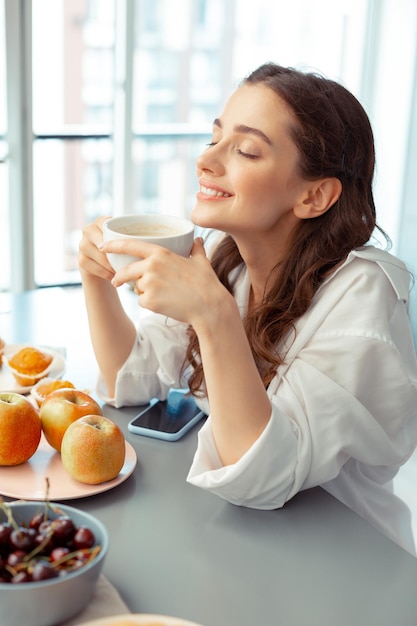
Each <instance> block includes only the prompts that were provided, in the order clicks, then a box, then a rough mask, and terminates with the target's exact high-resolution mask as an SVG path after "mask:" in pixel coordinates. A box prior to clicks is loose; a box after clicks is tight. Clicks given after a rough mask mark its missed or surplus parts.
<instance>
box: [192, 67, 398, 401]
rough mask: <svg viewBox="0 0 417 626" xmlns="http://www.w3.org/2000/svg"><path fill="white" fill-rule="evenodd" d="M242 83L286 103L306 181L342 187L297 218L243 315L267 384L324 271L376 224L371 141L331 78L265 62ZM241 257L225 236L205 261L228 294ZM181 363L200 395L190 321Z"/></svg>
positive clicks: (356, 106)
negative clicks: (281, 254) (316, 212)
mask: <svg viewBox="0 0 417 626" xmlns="http://www.w3.org/2000/svg"><path fill="white" fill-rule="evenodd" d="M243 84H249V85H257V84H261V85H263V86H266V87H269V88H270V89H272V90H273V91H274V92H275V93H276V94H277V95H278V96H279V97H280V98H281V99H282V100H284V101H285V102H286V103H287V105H288V106H289V107H290V109H291V110H292V112H293V115H294V117H295V120H296V123H295V124H293V126H292V128H291V129H290V132H291V136H292V139H293V141H294V142H295V144H296V146H297V148H298V151H299V159H298V167H299V172H298V173H299V174H300V175H301V176H302V177H303V178H304V179H306V180H318V179H320V178H327V177H336V178H338V179H339V180H340V181H341V183H342V193H341V195H340V197H339V199H338V201H337V202H336V203H335V204H334V205H333V206H332V207H331V208H330V209H329V210H328V211H326V212H325V213H324V214H322V215H321V216H319V217H316V218H313V219H305V220H300V221H299V224H298V225H297V227H296V229H295V231H294V234H293V237H292V241H291V245H290V247H289V250H290V252H289V254H288V256H287V257H286V258H285V260H284V261H282V262H281V264H280V266H279V274H278V272H275V271H274V270H273V271H272V272H271V277H270V280H269V281H268V282H267V286H266V288H265V292H264V297H263V301H262V303H261V304H260V305H259V306H257V307H256V308H255V309H254V310H251V311H250V312H249V313H248V315H247V317H246V318H245V319H244V324H245V330H246V334H247V337H248V341H249V344H250V347H251V350H252V354H253V357H254V359H255V362H256V364H257V367H258V370H259V372H260V374H261V376H262V380H263V382H264V384H265V387H267V386H268V384H269V383H270V382H271V380H272V379H273V378H274V376H275V373H276V370H277V368H278V366H279V365H281V364H282V363H283V361H284V359H285V354H280V352H279V347H280V345H282V343H283V340H284V339H285V338H286V337H288V335H289V333H290V331H292V330H293V329H294V325H295V322H296V320H297V319H298V318H300V317H301V316H302V315H303V314H304V313H305V312H306V311H307V309H308V307H309V306H310V303H311V300H312V298H313V296H314V294H315V293H316V291H317V289H318V288H319V286H320V285H321V283H322V282H323V280H324V278H325V277H326V275H327V274H328V273H329V272H330V271H331V270H332V268H334V267H335V266H336V265H338V264H339V263H340V262H342V261H343V260H344V259H345V258H346V256H347V255H348V254H349V252H350V251H351V250H353V249H354V248H357V247H359V246H362V245H364V244H365V243H367V242H368V241H369V239H370V237H371V235H372V233H373V231H374V229H375V228H376V227H377V224H376V216H375V204H374V198H373V192H372V182H373V176H374V168H375V148H374V139H373V133H372V128H371V125H370V122H369V119H368V116H367V114H366V112H365V110H364V108H363V107H362V105H361V104H360V103H359V101H358V100H357V99H356V98H355V97H354V96H353V95H352V94H351V93H350V92H349V91H348V90H347V89H345V88H344V87H343V86H342V85H341V84H339V83H337V82H335V81H333V80H329V79H327V78H324V77H323V76H320V75H318V74H313V73H305V72H300V71H298V70H295V69H292V68H285V67H281V66H279V65H276V64H274V63H267V64H265V65H262V66H261V67H259V68H258V69H256V70H255V71H254V72H252V73H251V74H250V75H249V76H248V77H247V78H246V79H245V80H244V81H243ZM377 228H378V227H377ZM379 230H381V229H379ZM381 232H382V233H383V231H382V230H381ZM383 235H384V237H386V235H385V233H383ZM242 261H243V260H242V257H241V256H240V253H239V250H238V248H237V246H236V244H235V242H234V240H233V239H232V237H231V236H228V235H227V236H225V237H224V239H223V240H222V241H221V243H220V244H219V246H218V248H217V249H216V250H215V252H214V254H213V256H212V261H211V262H212V266H213V268H214V271H215V272H216V274H217V276H218V278H219V280H220V281H221V282H222V284H223V285H224V286H225V287H226V288H227V289H228V290H229V291H230V292H231V293H233V286H232V285H231V283H230V281H229V275H230V272H231V271H232V270H233V269H234V268H236V267H237V266H238V265H240V264H241V263H242ZM274 269H276V268H274ZM186 363H187V365H188V364H191V366H192V368H193V371H192V373H191V377H190V379H189V387H190V391H191V393H193V394H194V395H202V394H203V395H205V389H204V372H203V366H202V363H201V358H200V350H199V344H198V338H197V335H196V333H195V332H194V330H193V328H192V327H190V328H189V345H188V349H187V354H186Z"/></svg>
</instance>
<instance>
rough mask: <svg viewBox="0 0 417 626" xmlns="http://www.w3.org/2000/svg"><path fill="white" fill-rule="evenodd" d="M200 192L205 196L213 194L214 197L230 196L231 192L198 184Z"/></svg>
mask: <svg viewBox="0 0 417 626" xmlns="http://www.w3.org/2000/svg"><path fill="white" fill-rule="evenodd" d="M200 191H201V193H204V194H205V195H206V196H213V197H216V198H230V197H231V194H230V193H227V192H226V191H217V189H212V188H211V187H203V185H201V186H200Z"/></svg>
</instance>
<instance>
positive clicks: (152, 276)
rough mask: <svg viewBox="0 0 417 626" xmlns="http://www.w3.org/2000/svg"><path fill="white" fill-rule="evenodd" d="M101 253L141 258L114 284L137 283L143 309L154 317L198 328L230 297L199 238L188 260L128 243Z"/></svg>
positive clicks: (105, 248) (109, 243) (115, 242)
mask: <svg viewBox="0 0 417 626" xmlns="http://www.w3.org/2000/svg"><path fill="white" fill-rule="evenodd" d="M101 250H102V251H103V252H112V253H123V254H131V255H134V256H137V257H138V261H136V262H134V263H131V264H129V265H126V266H125V267H124V268H122V269H120V270H119V271H118V272H116V274H115V275H114V277H113V279H112V284H113V285H114V286H115V287H119V286H120V285H122V284H123V283H127V282H130V281H134V283H135V288H136V291H137V293H138V294H139V295H140V304H141V306H143V307H145V308H147V309H150V310H152V311H154V312H155V313H160V314H162V315H166V316H167V317H171V318H173V319H176V320H178V321H180V322H186V323H189V324H192V325H195V324H196V323H197V325H198V320H199V319H200V318H201V317H202V316H203V317H207V316H208V315H209V314H210V310H211V308H212V307H214V306H215V303H216V302H219V303H221V302H222V301H224V299H225V298H229V297H231V296H230V294H229V292H228V291H227V290H226V289H225V288H224V287H223V285H222V284H221V283H220V282H219V280H218V278H217V276H216V274H215V272H214V271H213V269H212V267H211V264H210V262H209V261H208V259H207V257H206V254H205V251H204V247H203V242H202V240H201V239H200V238H198V239H196V240H195V242H194V245H193V248H192V250H191V255H190V257H187V258H185V257H182V256H179V255H178V254H175V253H173V252H170V251H169V250H167V249H165V248H163V247H161V246H157V245H154V244H151V243H147V242H142V241H134V240H126V239H125V240H120V239H119V240H113V241H107V242H106V243H105V244H103V246H102V248H101Z"/></svg>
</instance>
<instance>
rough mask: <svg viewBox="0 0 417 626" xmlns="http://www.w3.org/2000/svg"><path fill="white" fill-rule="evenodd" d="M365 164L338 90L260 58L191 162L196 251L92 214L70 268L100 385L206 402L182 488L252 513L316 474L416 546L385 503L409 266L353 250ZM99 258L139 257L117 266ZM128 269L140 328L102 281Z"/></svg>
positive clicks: (368, 221)
mask: <svg viewBox="0 0 417 626" xmlns="http://www.w3.org/2000/svg"><path fill="white" fill-rule="evenodd" d="M373 172H374V143H373V136H372V130H371V127H370V124H369V120H368V118H367V115H366V113H365V112H364V110H363V108H362V107H361V105H360V104H359V102H358V101H357V100H356V99H355V98H354V97H353V96H352V94H350V93H349V92H348V91H347V90H346V89H345V88H344V87H342V86H341V85H339V84H338V83H336V82H333V81H330V80H327V79H325V78H322V77H319V76H317V75H313V74H306V73H302V72H298V71H295V70H293V69H288V68H283V67H280V66H277V65H275V64H266V65H264V66H261V67H260V68H258V69H257V70H255V71H254V72H253V73H252V74H251V75H249V77H248V78H247V79H246V80H245V81H244V82H243V83H242V84H241V86H240V87H239V88H238V89H237V90H236V91H235V92H234V93H233V94H232V95H231V97H230V99H229V100H228V102H227V103H226V106H225V108H224V110H223V112H222V113H221V115H220V117H219V118H218V119H217V120H215V122H214V127H213V138H212V142H211V143H210V144H209V146H208V147H207V149H206V150H205V151H204V152H203V154H202V155H201V156H200V157H199V158H198V160H197V174H198V180H199V191H198V193H197V200H196V204H195V207H194V209H193V211H192V213H191V219H192V220H193V222H194V223H195V224H197V225H198V226H200V227H201V228H203V229H214V231H216V232H217V236H216V238H215V240H214V241H213V243H212V245H211V251H210V260H209V258H208V256H207V255H206V251H205V249H204V246H203V242H202V240H201V239H197V240H196V241H195V244H194V247H193V250H192V253H191V256H190V258H182V257H179V256H176V255H174V254H172V253H170V252H168V251H166V250H163V249H161V248H159V247H157V246H153V245H151V244H146V243H137V242H132V241H128V242H125V241H124V242H121V241H113V242H107V243H106V244H104V245H103V244H102V230H101V224H102V221H103V220H102V219H99V220H97V221H96V222H95V223H94V224H92V225H91V226H89V227H87V228H86V229H85V231H84V234H83V239H82V241H81V244H80V257H79V259H80V260H79V263H80V270H81V274H82V280H83V286H84V291H85V297H86V303H87V310H88V315H89V323H90V332H91V337H92V342H93V345H94V349H95V353H96V357H97V361H98V364H99V367H100V372H101V377H102V387H103V388H104V389H105V391H104V392H103V394H104V396H103V397H105V399H106V400H107V401H108V402H110V403H113V404H114V405H115V406H122V405H128V404H131V405H132V404H140V403H144V402H146V401H147V400H148V399H149V398H150V397H153V396H157V397H159V398H165V397H166V394H167V392H168V389H169V387H171V386H174V387H175V386H182V387H183V386H186V385H188V386H189V387H190V390H191V392H192V393H193V394H194V395H195V396H196V398H197V400H198V402H199V403H200V405H201V406H202V408H203V409H204V410H205V411H206V412H207V413H209V418H208V419H207V421H206V423H205V424H204V426H203V427H202V429H201V431H200V433H199V443H198V449H197V452H196V455H195V458H194V461H193V464H192V467H191V469H190V473H189V476H188V480H189V481H190V482H192V483H193V484H195V485H198V486H200V487H202V488H204V489H208V490H211V491H212V492H214V493H217V494H218V495H219V496H221V497H223V498H225V499H227V500H229V501H230V502H232V503H235V504H238V505H244V506H248V507H255V508H261V509H274V508H278V507H281V506H283V505H284V503H285V502H286V501H288V500H289V499H290V498H291V497H292V496H293V495H295V494H296V493H297V492H298V491H300V490H302V489H306V488H309V487H312V486H315V485H322V486H323V487H324V488H325V489H327V490H328V491H329V492H331V493H332V494H334V495H335V496H336V497H338V498H339V499H341V500H342V501H343V502H345V503H346V504H347V505H348V506H350V507H352V508H353V509H354V510H356V511H357V512H358V513H359V514H361V515H363V516H364V517H366V518H367V519H369V520H370V521H371V522H373V523H374V524H375V525H376V526H377V527H378V528H380V529H381V530H383V531H384V532H385V533H386V534H388V535H389V536H390V537H392V538H393V539H394V540H395V541H397V542H399V543H401V544H402V545H404V547H406V548H407V549H409V550H410V551H413V547H412V541H411V539H410V538H408V539H405V538H404V536H403V535H404V533H403V531H402V530H401V528H400V524H401V520H395V519H394V514H393V511H391V512H390V515H388V513H387V510H386V509H385V507H386V506H387V499H386V497H387V494H388V492H389V489H388V486H389V484H390V481H391V479H392V477H393V476H394V475H395V474H396V472H397V470H398V468H399V467H400V466H401V465H402V464H403V463H404V462H405V461H406V460H407V459H408V457H409V456H410V454H411V453H412V451H413V450H414V448H415V446H416V442H417V416H416V413H417V385H416V380H417V364H416V356H415V352H414V349H413V344H412V337H411V333H410V328H409V321H408V317H407V307H406V302H407V298H408V286H409V275H408V272H407V270H406V268H405V267H404V266H403V264H402V263H401V262H399V261H398V260H397V259H395V258H394V257H393V256H391V255H389V254H388V253H387V252H384V251H382V250H378V249H376V248H375V247H373V246H370V245H367V246H365V244H368V242H369V240H370V238H371V235H372V233H373V232H374V230H375V227H376V221H375V207H374V201H373V195H372V179H373ZM107 252H114V253H121V252H125V253H128V254H133V255H135V256H137V257H138V261H137V262H134V263H132V264H131V265H129V266H127V267H126V268H125V269H123V270H120V271H119V272H117V273H116V274H115V273H114V272H113V270H112V268H111V266H110V265H109V263H108V261H107V259H106V255H105V254H106V253H107ZM132 280H133V281H136V287H137V290H138V293H139V294H140V296H139V301H140V305H141V307H143V309H147V310H148V312H147V314H146V315H141V319H140V321H139V324H138V327H137V328H136V327H135V325H134V324H133V322H132V321H131V320H130V319H129V317H128V316H127V315H126V313H125V312H124V310H123V307H122V305H121V303H120V300H119V298H118V294H117V290H116V288H117V287H119V286H120V285H122V284H124V283H126V282H129V281H132ZM149 312H152V314H151V313H149ZM208 400H209V403H208Z"/></svg>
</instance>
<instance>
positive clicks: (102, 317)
mask: <svg viewBox="0 0 417 626" xmlns="http://www.w3.org/2000/svg"><path fill="white" fill-rule="evenodd" d="M82 282H83V289H84V294H85V302H86V309H87V316H88V323H89V328H90V336H91V341H92V344H93V349H94V353H95V356H96V360H97V363H98V366H99V369H100V372H101V375H102V377H103V380H104V383H105V385H106V387H107V390H108V394H109V396H113V395H114V389H115V382H116V376H117V372H118V371H119V369H120V368H121V367H122V365H123V364H124V362H125V361H126V359H127V357H128V356H129V354H130V352H131V350H132V347H133V344H134V341H135V339H136V329H135V326H134V324H133V322H132V320H131V319H130V318H129V316H128V315H127V314H126V312H125V311H124V309H123V305H122V303H121V302H120V298H119V295H118V293H117V290H116V289H115V288H114V287H113V285H112V284H111V283H110V282H109V281H107V280H103V279H101V278H98V277H96V276H91V275H84V276H83V275H82Z"/></svg>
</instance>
